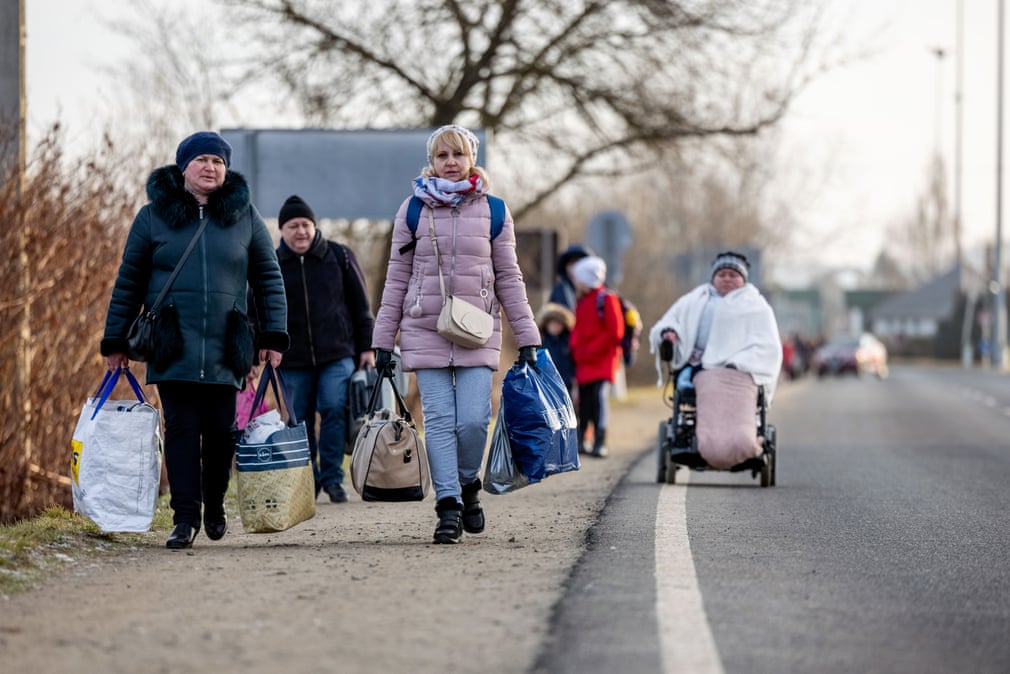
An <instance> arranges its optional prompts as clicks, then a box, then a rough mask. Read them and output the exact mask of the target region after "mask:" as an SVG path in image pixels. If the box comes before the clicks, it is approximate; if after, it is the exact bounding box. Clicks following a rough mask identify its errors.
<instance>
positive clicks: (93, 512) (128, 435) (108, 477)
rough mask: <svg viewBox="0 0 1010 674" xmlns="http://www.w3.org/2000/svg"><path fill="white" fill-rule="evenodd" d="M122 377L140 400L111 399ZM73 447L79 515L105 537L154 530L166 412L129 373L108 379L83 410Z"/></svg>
mask: <svg viewBox="0 0 1010 674" xmlns="http://www.w3.org/2000/svg"><path fill="white" fill-rule="evenodd" d="M122 372H125V373H126V378H127V380H128V381H129V382H130V386H131V387H132V388H133V391H134V393H135V394H136V396H137V398H136V399H135V400H109V399H108V398H109V396H110V395H111V394H112V391H113V389H114V388H115V387H116V382H117V381H118V380H119V375H120V373H122ZM71 445H72V447H73V454H72V457H71V464H70V468H71V476H72V485H71V488H72V490H73V497H74V510H75V511H76V512H79V513H81V514H82V515H84V516H86V517H88V518H89V519H91V520H92V521H94V523H95V524H97V525H98V527H99V528H100V529H101V530H102V531H105V532H120V531H122V532H141V531H147V530H148V529H150V528H151V521H152V520H153V519H154V509H155V505H156V502H157V499H158V486H159V483H160V481H161V451H162V440H161V413H160V412H159V411H158V410H157V408H155V407H153V406H152V405H150V404H148V403H147V402H146V401H145V400H144V394H143V392H142V391H141V389H140V385H139V384H138V383H137V380H136V379H135V378H134V376H133V374H132V373H131V372H130V371H129V370H128V369H125V368H123V369H120V370H116V371H115V373H113V372H111V371H110V372H108V373H107V374H106V376H105V379H103V380H102V384H101V385H100V386H99V388H98V391H97V392H96V393H95V395H94V396H93V397H91V398H88V401H87V402H86V403H85V404H84V407H83V408H82V409H81V415H80V417H79V418H78V419H77V427H76V428H75V429H74V435H73V439H72V441H71Z"/></svg>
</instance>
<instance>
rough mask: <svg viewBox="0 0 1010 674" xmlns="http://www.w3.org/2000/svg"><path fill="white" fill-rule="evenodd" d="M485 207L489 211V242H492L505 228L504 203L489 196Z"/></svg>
mask: <svg viewBox="0 0 1010 674" xmlns="http://www.w3.org/2000/svg"><path fill="white" fill-rule="evenodd" d="M487 205H488V207H489V208H490V209H491V240H492V241H494V240H495V237H497V236H498V235H499V234H501V231H502V229H504V227H505V202H504V201H503V200H502V199H499V198H498V197H496V196H492V195H490V194H489V195H487Z"/></svg>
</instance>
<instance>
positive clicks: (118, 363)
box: [105, 353, 130, 370]
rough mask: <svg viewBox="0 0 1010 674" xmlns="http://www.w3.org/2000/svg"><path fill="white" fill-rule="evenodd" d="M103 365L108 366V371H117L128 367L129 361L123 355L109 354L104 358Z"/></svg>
mask: <svg viewBox="0 0 1010 674" xmlns="http://www.w3.org/2000/svg"><path fill="white" fill-rule="evenodd" d="M105 363H106V364H107V365H108V366H109V369H110V370H118V369H119V368H121V367H126V366H128V365H129V364H130V359H129V358H127V357H126V354H125V353H110V354H109V355H108V356H106V357H105Z"/></svg>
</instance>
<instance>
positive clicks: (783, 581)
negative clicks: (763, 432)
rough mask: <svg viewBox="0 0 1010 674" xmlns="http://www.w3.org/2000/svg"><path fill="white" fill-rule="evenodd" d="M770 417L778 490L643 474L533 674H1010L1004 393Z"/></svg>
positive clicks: (955, 379) (827, 390) (1000, 383)
mask: <svg viewBox="0 0 1010 674" xmlns="http://www.w3.org/2000/svg"><path fill="white" fill-rule="evenodd" d="M771 417H772V418H771V420H772V422H773V423H775V424H776V426H777V427H778V430H779V437H780V439H779V448H780V455H779V457H780V462H779V468H778V486H776V487H774V488H770V489H762V488H760V487H759V486H758V484H757V481H755V480H752V479H751V478H750V476H749V474H747V475H740V474H729V473H712V472H708V473H698V472H692V473H691V474H690V476H689V478H690V479H689V482H688V483H687V484H686V485H684V484H677V485H658V484H656V483H655V481H654V468H653V466H654V463H653V460H652V456H651V454H646V455H644V456H643V458H642V459H641V460H640V461H639V462H638V463H637V464H636V465H635V466H634V468H633V469H632V470H631V471H630V472H629V473H628V475H627V476H626V477H625V479H624V480H623V481H622V483H621V484H620V485H619V487H618V488H617V489H616V490H615V492H614V493H613V494H612V495H611V497H610V499H609V501H608V504H607V507H606V508H605V510H604V512H603V514H602V516H601V518H600V520H599V522H598V524H597V525H596V526H595V527H594V528H593V530H592V532H591V536H590V544H589V547H588V551H587V553H586V555H585V556H584V557H583V559H582V560H581V561H580V563H579V564H578V566H577V567H576V569H575V571H574V572H573V575H572V578H571V580H570V581H569V583H568V586H567V592H566V594H565V596H564V599H563V600H562V602H561V603H560V604H559V605H558V607H557V608H556V609H555V612H554V618H553V620H552V626H551V635H550V637H549V638H548V640H547V642H546V643H547V648H546V649H544V650H543V651H542V652H541V655H540V657H539V660H538V661H537V664H536V665H535V667H534V669H533V671H535V672H537V673H540V672H544V673H546V672H552V673H553V672H576V671H578V672H584V673H592V672H618V671H620V672H636V673H637V672H643V673H644V672H664V671H665V672H698V671H712V672H741V673H742V672H917V673H919V672H1007V671H1010V639H1008V636H1010V517H1008V513H1010V380H1008V379H1007V378H1006V377H1005V376H1001V375H997V374H994V373H990V372H985V371H967V372H966V371H961V370H958V369H945V368H910V367H894V368H893V370H892V376H891V377H890V378H889V379H887V380H886V381H878V380H874V379H864V380H858V379H855V378H844V379H825V380H813V379H811V380H808V381H803V382H800V383H797V384H795V385H792V386H791V387H789V388H788V389H787V390H786V391H783V393H782V395H781V396H780V398H779V400H777V401H776V406H775V408H774V410H773V413H772V415H771ZM679 482H682V480H679ZM687 550H689V554H687V552H686V551H687ZM657 568H658V569H659V571H656V569H657ZM669 604H675V606H672V607H671V606H670V605H669Z"/></svg>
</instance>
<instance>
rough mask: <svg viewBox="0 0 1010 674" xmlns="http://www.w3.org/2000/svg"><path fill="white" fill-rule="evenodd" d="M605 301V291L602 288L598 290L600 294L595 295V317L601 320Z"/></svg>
mask: <svg viewBox="0 0 1010 674" xmlns="http://www.w3.org/2000/svg"><path fill="white" fill-rule="evenodd" d="M606 299H607V291H606V289H604V288H601V289H600V292H598V293H596V315H597V316H599V317H600V318H603V303H604V302H605V301H606Z"/></svg>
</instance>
